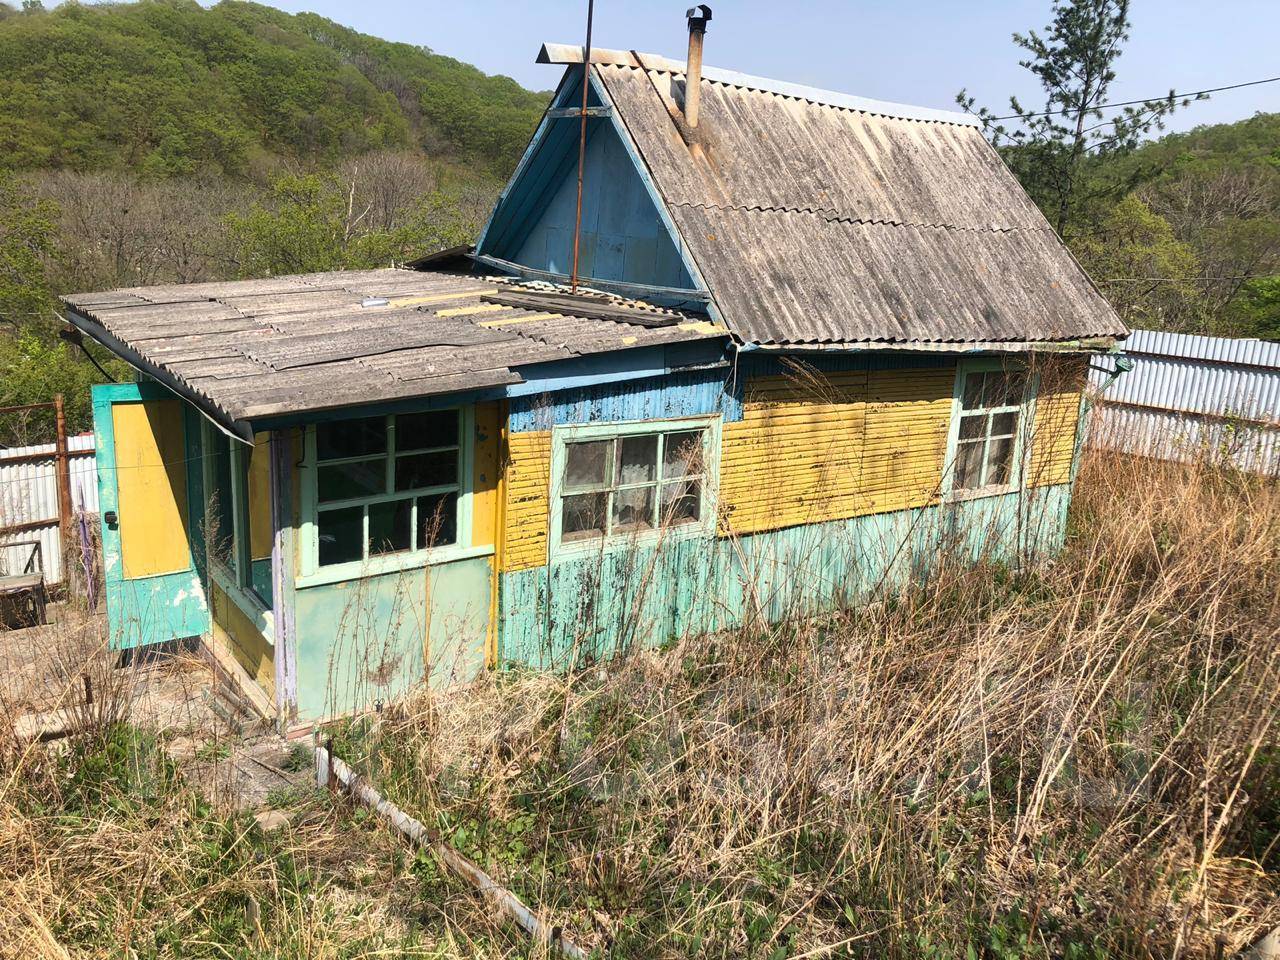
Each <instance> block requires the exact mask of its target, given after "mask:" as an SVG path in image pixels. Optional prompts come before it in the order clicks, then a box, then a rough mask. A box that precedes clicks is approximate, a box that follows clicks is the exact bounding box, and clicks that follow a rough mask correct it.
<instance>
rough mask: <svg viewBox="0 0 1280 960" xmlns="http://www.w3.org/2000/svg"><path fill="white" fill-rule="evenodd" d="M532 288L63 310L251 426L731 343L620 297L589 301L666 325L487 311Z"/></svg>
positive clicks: (362, 283)
mask: <svg viewBox="0 0 1280 960" xmlns="http://www.w3.org/2000/svg"><path fill="white" fill-rule="evenodd" d="M524 289H527V288H526V287H524V286H522V285H520V284H518V283H516V282H514V281H512V280H510V279H509V278H502V277H476V276H464V275H460V274H454V273H447V274H446V273H429V272H420V271H415V270H406V269H395V268H390V269H384V270H362V271H347V272H337V273H313V274H301V275H297V276H286V277H274V278H271V279H267V280H245V281H234V282H225V283H197V284H172V285H160V286H152V287H138V288H130V289H125V290H113V291H108V292H104V293H86V294H75V295H72V296H68V297H64V298H63V300H64V303H65V305H66V307H67V315H68V318H69V319H70V320H71V321H72V322H73V323H74V324H75V325H76V326H78V327H79V328H80V329H82V330H83V331H84V332H86V333H87V334H89V335H90V336H92V337H93V338H94V339H96V340H98V341H100V342H102V343H104V344H106V345H107V346H108V347H111V348H112V349H113V350H115V351H116V352H117V353H120V354H121V355H122V356H125V357H126V359H129V360H131V361H132V362H134V363H135V364H136V365H138V366H139V367H140V368H142V369H143V370H145V371H146V372H148V373H151V374H152V375H153V376H156V377H157V378H158V379H160V380H161V381H162V382H166V383H168V384H169V385H171V386H173V387H175V388H176V389H177V390H178V391H179V392H181V393H184V394H186V395H188V396H189V397H191V398H192V399H193V400H195V401H196V402H198V403H201V404H202V405H203V406H205V407H206V409H209V410H211V411H212V412H214V413H215V414H221V415H222V417H224V418H226V419H227V420H229V421H241V422H243V421H248V420H253V419H258V418H263V417H271V416H277V415H283V414H298V413H305V412H318V411H322V410H330V409H335V408H338V407H344V406H351V405H357V404H368V403H377V402H382V401H390V400H399V399H407V398H412V397H425V396H432V395H438V394H443V393H452V392H456V391H460V390H471V389H480V388H485V387H496V386H502V385H507V384H517V383H520V382H522V381H523V379H524V378H523V376H522V374H521V373H520V368H521V367H523V366H526V365H528V364H533V363H543V362H547V361H554V360H570V359H573V358H575V357H581V356H586V355H589V354H596V353H604V352H608V351H613V350H623V349H629V348H633V347H646V346H658V345H666V344H674V343H682V342H687V341H692V340H700V339H706V338H709V337H710V338H714V337H723V336H725V335H726V331H725V330H724V329H723V328H720V327H716V326H715V325H714V324H711V323H709V322H707V320H706V317H705V316H701V315H697V314H684V313H680V312H678V311H671V310H659V309H657V308H650V307H648V306H647V305H643V304H641V305H637V304H635V303H634V302H633V301H622V300H621V299H620V298H617V297H606V296H603V295H597V296H588V297H587V298H585V299H584V301H583V302H584V304H598V305H600V306H601V307H608V306H611V305H625V306H627V307H630V308H634V307H636V306H639V307H640V308H641V309H643V310H645V312H646V315H648V314H652V315H653V316H654V317H657V318H658V321H657V322H659V323H661V324H663V325H659V326H651V325H645V324H641V323H628V322H619V321H616V320H611V319H601V318H599V317H594V316H590V315H566V314H565V313H564V312H550V311H540V310H535V309H521V308H518V307H512V306H505V305H501V304H496V303H489V302H486V300H485V297H486V296H487V295H489V294H494V293H497V292H499V291H502V292H504V293H510V292H512V291H519V290H524ZM584 310H586V308H585V307H584ZM586 313H587V314H590V313H591V311H590V310H586Z"/></svg>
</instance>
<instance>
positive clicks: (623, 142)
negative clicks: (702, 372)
mask: <svg viewBox="0 0 1280 960" xmlns="http://www.w3.org/2000/svg"><path fill="white" fill-rule="evenodd" d="M606 97H607V95H606V94H605V93H604V91H603V89H602V88H601V87H600V86H599V85H598V84H597V83H596V82H595V81H594V79H593V80H592V83H591V86H590V88H589V90H588V95H587V103H588V105H589V106H590V107H595V108H600V109H601V112H602V113H603V114H604V115H603V116H592V117H590V118H589V119H588V120H587V153H586V165H585V170H586V173H585V176H584V183H583V193H582V232H581V241H580V252H579V264H578V273H579V276H580V277H584V278H591V279H594V280H598V281H614V282H621V283H628V284H644V285H647V286H656V287H666V288H674V289H677V290H688V291H705V289H706V288H705V287H703V286H702V285H701V284H699V283H698V282H697V281H696V280H695V279H694V276H693V274H692V262H691V261H690V259H689V257H688V253H687V251H686V250H684V249H683V245H682V244H681V243H680V242H679V235H678V234H677V233H676V231H675V228H674V226H673V224H672V223H671V220H670V218H669V217H668V216H667V214H666V211H665V210H664V209H663V207H662V203H661V201H660V200H659V199H658V195H657V193H656V191H655V190H654V189H653V185H652V183H651V181H650V180H649V178H648V175H647V173H646V172H645V171H644V168H643V165H642V164H641V163H640V161H639V158H638V156H637V154H636V153H635V150H634V147H633V146H632V145H631V143H630V141H629V138H628V137H627V135H626V133H625V132H624V131H623V130H622V128H621V127H620V126H619V124H618V121H617V117H616V115H615V114H614V113H613V112H612V110H611V108H610V105H609V104H608V102H607V100H606ZM581 103H582V72H581V69H580V68H573V67H571V68H570V69H568V70H567V71H566V72H565V76H564V78H563V80H562V81H561V83H560V87H559V89H558V90H557V91H556V95H555V97H554V98H553V99H552V102H551V107H550V108H549V110H548V113H547V115H546V116H544V117H543V120H542V123H541V124H540V125H539V127H538V130H537V132H536V133H535V134H534V136H533V139H532V141H531V142H530V144H529V147H528V149H527V150H526V151H525V155H524V157H523V158H522V159H521V161H520V164H519V166H518V167H517V168H516V172H515V174H514V175H513V176H512V178H511V182H510V183H508V185H507V187H506V189H505V190H504V191H503V193H502V196H501V197H500V198H499V200H498V203H497V205H496V206H495V208H494V211H493V214H492V216H491V217H490V219H489V223H488V224H487V225H486V227H485V230H484V232H483V234H482V235H481V237H480V240H479V242H478V243H477V248H476V250H477V253H478V254H481V255H487V256H489V257H494V258H497V259H499V260H504V261H509V262H511V263H514V264H519V265H520V266H522V267H526V268H529V269H532V270H536V271H545V272H547V273H551V274H555V275H559V276H565V277H567V276H568V275H569V274H570V272H571V271H572V269H573V230H574V215H575V211H576V206H577V189H578V135H579V130H580V122H581V121H580V119H579V118H578V117H574V116H555V112H556V110H557V109H564V108H566V107H571V108H577V107H579V106H581ZM658 299H661V298H658Z"/></svg>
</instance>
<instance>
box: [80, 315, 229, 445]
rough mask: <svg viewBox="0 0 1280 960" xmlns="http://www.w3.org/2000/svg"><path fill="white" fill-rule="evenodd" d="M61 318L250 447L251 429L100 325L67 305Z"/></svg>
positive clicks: (227, 433) (224, 431)
mask: <svg viewBox="0 0 1280 960" xmlns="http://www.w3.org/2000/svg"><path fill="white" fill-rule="evenodd" d="M64 315H65V317H66V320H67V322H68V323H70V324H71V325H72V326H73V327H75V328H76V329H77V330H79V331H80V332H81V333H84V334H87V335H88V336H90V337H92V338H93V339H94V340H95V341H97V342H98V343H100V344H102V346H104V347H106V348H107V349H108V350H110V351H111V352H112V353H114V354H115V355H116V356H118V357H120V359H122V360H124V361H125V362H126V363H128V364H129V365H130V366H132V367H133V368H134V369H136V370H141V371H142V372H143V373H145V374H146V375H147V376H149V377H151V378H152V379H153V380H155V381H156V382H157V383H159V384H160V385H161V386H164V387H167V388H168V389H169V390H170V391H172V392H173V393H175V394H177V395H178V396H179V397H181V398H182V399H183V400H186V401H187V402H188V403H190V404H191V405H192V406H194V407H195V408H196V409H197V410H199V411H200V412H201V413H203V414H204V415H205V416H206V417H208V418H209V420H210V421H211V422H212V423H213V425H214V426H216V427H217V428H218V429H219V430H221V431H222V432H223V433H225V434H226V435H227V436H229V437H231V438H232V439H233V440H239V441H240V442H241V443H247V444H249V445H250V446H252V445H253V428H252V427H251V426H250V425H249V424H248V423H246V422H245V421H243V420H235V419H233V418H232V417H230V416H228V415H227V414H226V413H225V412H224V411H223V410H222V409H220V408H219V407H217V406H215V405H214V404H213V403H212V401H210V400H209V398H208V397H205V396H203V395H202V394H199V393H197V392H196V391H195V390H193V389H191V387H190V386H188V385H187V384H186V383H184V382H183V381H182V380H179V379H178V378H177V377H175V376H174V375H173V374H172V373H170V372H169V371H167V370H165V369H164V368H163V367H161V366H159V365H157V364H155V363H153V362H152V361H150V360H148V359H147V358H146V357H144V356H143V355H142V354H140V353H138V351H137V350H134V349H133V347H131V346H129V345H128V344H127V343H125V342H124V341H123V340H121V339H120V338H118V337H116V336H114V335H113V334H111V333H109V332H107V330H106V328H105V327H103V326H102V325H101V324H99V323H97V322H95V321H93V320H91V319H90V318H89V317H87V316H85V315H84V314H82V313H78V312H77V311H75V310H73V309H72V308H71V307H69V306H65V305H64Z"/></svg>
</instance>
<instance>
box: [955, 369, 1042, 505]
mask: <svg viewBox="0 0 1280 960" xmlns="http://www.w3.org/2000/svg"><path fill="white" fill-rule="evenodd" d="M1027 385H1028V384H1027V377H1026V375H1025V374H1024V373H1021V372H1019V371H1004V370H984V371H979V372H974V373H968V374H965V377H964V385H963V387H962V389H961V397H960V425H959V430H958V432H957V436H956V454H955V468H954V472H953V474H952V481H951V487H952V489H953V490H981V489H983V488H986V487H1005V486H1008V485H1009V484H1011V483H1013V481H1014V472H1015V471H1014V450H1015V448H1016V446H1017V438H1018V424H1019V422H1020V421H1021V418H1022V404H1023V401H1024V399H1025V397H1026V392H1027Z"/></svg>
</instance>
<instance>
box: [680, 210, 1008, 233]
mask: <svg viewBox="0 0 1280 960" xmlns="http://www.w3.org/2000/svg"><path fill="white" fill-rule="evenodd" d="M672 206H676V207H687V208H689V209H691V210H724V211H729V210H738V211H742V212H745V213H805V214H810V215H818V216H821V217H822V219H824V220H826V221H827V222H828V223H857V224H864V225H868V226H880V225H883V226H890V227H914V228H916V229H918V230H955V231H959V232H962V233H963V232H967V233H1014V232H1016V231H1018V230H1021V229H1023V228H1021V227H1001V226H997V225H996V224H990V225H987V226H978V227H972V226H963V225H961V224H955V223H927V222H924V221H914V220H895V219H894V218H892V217H858V216H854V215H853V214H844V213H841V212H840V211H839V210H837V209H835V208H834V207H780V206H764V205H761V204H754V205H747V204H730V205H725V204H717V203H676V204H672Z"/></svg>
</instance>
